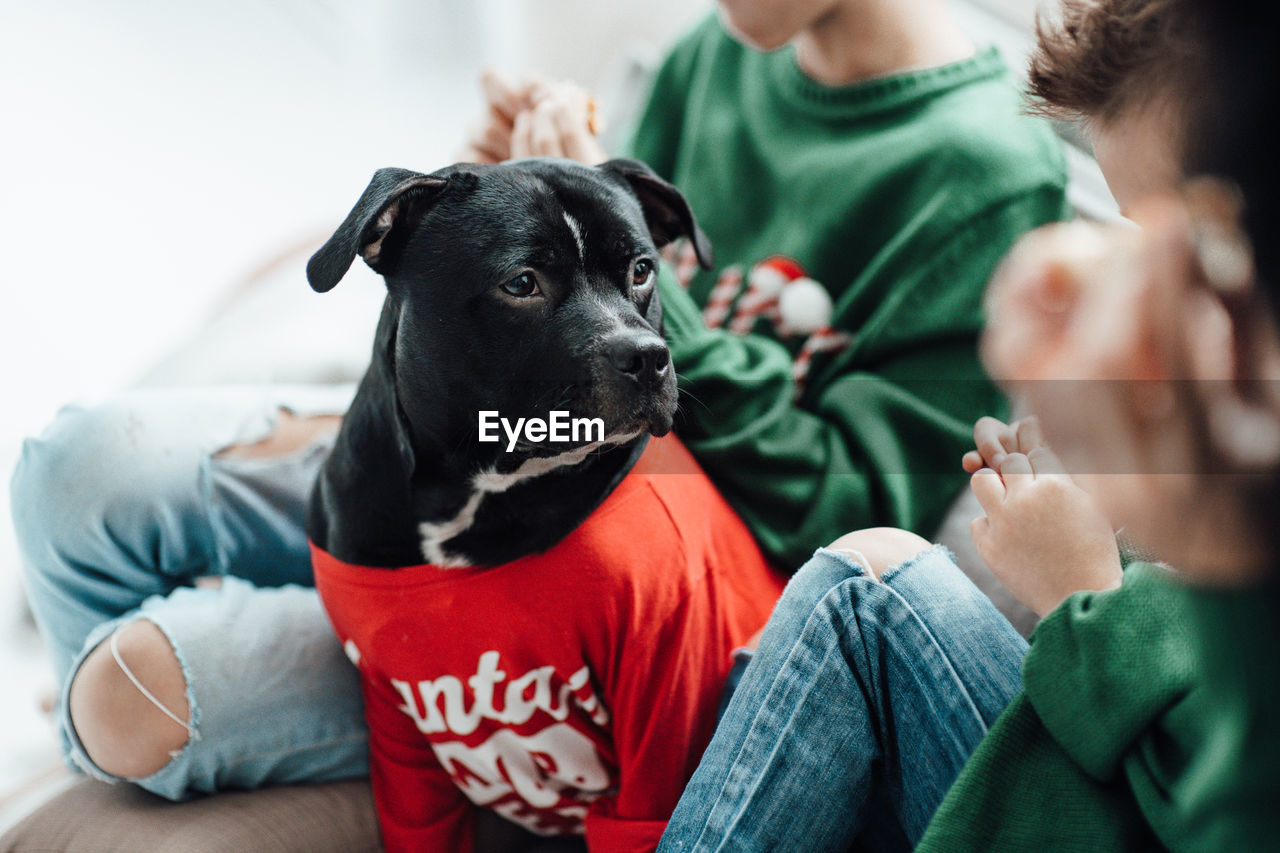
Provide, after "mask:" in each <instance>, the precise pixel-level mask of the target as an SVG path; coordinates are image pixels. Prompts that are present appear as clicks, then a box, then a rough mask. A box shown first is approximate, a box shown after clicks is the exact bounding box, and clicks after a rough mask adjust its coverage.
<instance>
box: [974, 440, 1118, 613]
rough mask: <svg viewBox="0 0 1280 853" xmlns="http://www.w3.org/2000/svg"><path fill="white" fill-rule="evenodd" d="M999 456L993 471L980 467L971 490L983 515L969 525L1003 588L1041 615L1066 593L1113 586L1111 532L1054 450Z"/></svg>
mask: <svg viewBox="0 0 1280 853" xmlns="http://www.w3.org/2000/svg"><path fill="white" fill-rule="evenodd" d="M996 423H999V422H998V421H996ZM1002 426H1003V425H1002ZM1006 429H1008V427H1006ZM975 432H976V430H975ZM1035 432H1036V433H1038V429H1036V430H1035ZM1012 435H1013V437H1014V438H1015V439H1016V436H1017V432H1016V431H1015V432H1014V433H1012ZM1009 437H1010V433H1005V434H1004V435H1003V438H1009ZM1027 437H1028V438H1036V440H1037V441H1038V438H1037V436H1036V435H1032V434H1031V433H1030V432H1028V434H1027ZM998 443H999V446H1000V447H1006V446H1007V445H1005V444H1004V442H1003V440H999V441H998ZM1002 452H1003V454H1004V455H1003V458H1001V459H1000V461H999V463H997V467H996V468H994V469H992V468H987V467H983V468H980V469H979V470H978V471H977V472H976V473H974V475H973V477H972V478H971V479H970V481H969V485H970V488H972V489H973V493H974V495H975V496H976V497H977V498H978V503H980V504H981V505H982V510H983V512H985V513H986V515H985V516H983V517H981V518H976V519H974V521H973V524H972V525H971V527H970V530H971V532H972V534H973V542H974V545H976V546H977V548H978V554H979V555H980V556H981V557H982V559H983V560H985V561H986V563H987V565H988V566H990V567H991V571H992V572H994V573H995V575H996V577H997V578H999V579H1000V582H1001V583H1002V584H1004V586H1005V588H1006V589H1008V590H1009V592H1010V593H1012V594H1013V596H1014V597H1015V598H1017V599H1018V600H1019V601H1021V602H1022V603H1023V604H1025V605H1026V606H1027V607H1030V608H1031V609H1032V610H1034V611H1035V612H1036V613H1037V614H1039V615H1040V616H1044V615H1045V614H1046V613H1048V612H1049V611H1051V610H1053V609H1054V608H1055V607H1057V606H1058V605H1059V604H1061V603H1062V601H1063V599H1065V598H1066V597H1067V596H1069V595H1071V594H1072V593H1075V592H1079V591H1080V590H1085V589H1092V590H1103V589H1113V588H1115V587H1118V586H1119V585H1120V577H1121V568H1120V551H1119V549H1118V548H1117V546H1116V536H1115V532H1114V531H1113V530H1112V529H1111V524H1110V523H1109V522H1108V521H1107V519H1106V517H1105V516H1104V515H1103V514H1102V512H1101V510H1099V509H1098V506H1097V504H1096V503H1095V502H1094V500H1093V498H1091V497H1090V496H1089V495H1088V493H1086V492H1085V491H1084V490H1083V489H1081V488H1080V487H1079V486H1077V485H1076V484H1075V483H1074V482H1072V480H1071V477H1070V476H1068V474H1067V472H1066V471H1065V470H1064V469H1063V467H1062V463H1061V462H1059V461H1058V457H1057V456H1056V455H1054V453H1053V451H1052V450H1050V449H1049V448H1048V447H1047V446H1045V445H1043V444H1038V446H1036V447H1034V448H1032V449H1030V450H1029V452H1026V453H1023V452H1018V451H1015V452H1009V451H1002ZM984 455H985V454H984ZM993 455H997V452H996V451H993Z"/></svg>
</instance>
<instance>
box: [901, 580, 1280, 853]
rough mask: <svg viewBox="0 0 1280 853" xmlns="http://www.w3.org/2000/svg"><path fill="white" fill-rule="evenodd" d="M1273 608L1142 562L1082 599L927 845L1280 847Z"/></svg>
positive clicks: (1051, 635)
mask: <svg viewBox="0 0 1280 853" xmlns="http://www.w3.org/2000/svg"><path fill="white" fill-rule="evenodd" d="M1277 613H1280V611H1277V610H1276V609H1275V607H1274V602H1273V601H1271V600H1269V599H1268V598H1267V596H1265V595H1260V594H1258V593H1256V592H1240V593H1208V592H1198V591H1192V590H1190V589H1188V588H1187V587H1185V586H1183V585H1182V584H1181V583H1179V582H1178V581H1176V580H1175V579H1174V578H1173V576H1172V575H1171V574H1170V573H1169V572H1168V571H1167V570H1165V569H1162V568H1158V567H1156V566H1153V565H1150V564H1146V563H1138V564H1135V565H1133V566H1132V567H1130V568H1129V570H1128V571H1127V572H1126V573H1125V578H1124V584H1123V586H1122V587H1121V588H1120V589H1118V590H1114V591H1112V592H1106V593H1081V594H1078V595H1075V596H1072V597H1071V598H1069V599H1068V600H1067V601H1066V602H1064V603H1063V605H1062V606H1061V607H1059V608H1058V609H1057V610H1055V611H1054V612H1053V613H1051V614H1050V615H1049V616H1048V617H1046V618H1045V619H1044V621H1043V622H1041V623H1040V625H1039V626H1038V627H1037V628H1036V632H1035V635H1034V636H1033V639H1032V645H1031V649H1030V651H1029V652H1028V653H1027V658H1026V661H1025V663H1024V664H1023V671H1022V674H1023V684H1024V692H1023V693H1022V694H1021V695H1019V696H1018V698H1017V699H1015V700H1014V702H1013V703H1012V704H1011V705H1010V706H1009V708H1008V709H1006V711H1005V712H1004V714H1002V715H1001V717H1000V718H999V719H998V720H997V721H996V724H995V725H994V726H992V728H991V731H990V732H988V734H987V736H986V737H985V738H984V739H983V741H982V743H981V744H980V745H979V747H978V749H977V750H976V751H975V752H974V754H973V756H972V758H970V760H969V762H968V763H967V764H966V765H965V768H964V770H963V771H962V772H961V774H960V777H959V779H957V780H956V783H955V785H953V786H952V788H951V790H950V791H949V792H948V794H947V796H946V798H945V799H944V800H943V802H942V805H941V806H940V807H939V809H938V812H937V813H936V814H935V815H934V819H933V821H932V823H931V824H930V825H929V828H928V830H927V832H926V833H925V836H924V838H923V839H922V841H921V843H920V845H919V847H918V848H917V849H919V850H923V851H945V853H962V852H963V851H1002V850H1028V851H1031V850H1034V851H1042V850H1064V851H1067V850H1069V851H1104V850H1135V849H1160V848H1168V849H1173V850H1191V851H1206V853H1207V851H1235V850H1241V851H1244V850H1249V851H1253V850H1276V849H1280V810H1278V808H1277V807H1278V806H1280V800H1277V797H1280V721H1277V718H1276V709H1277V707H1278V706H1277V704H1276V703H1277V700H1278V699H1280V695H1277V694H1278V693H1280V689H1278V688H1277V684H1278V679H1277V672H1276V661H1277V653H1278V652H1280V629H1278V628H1277V619H1276V616H1277Z"/></svg>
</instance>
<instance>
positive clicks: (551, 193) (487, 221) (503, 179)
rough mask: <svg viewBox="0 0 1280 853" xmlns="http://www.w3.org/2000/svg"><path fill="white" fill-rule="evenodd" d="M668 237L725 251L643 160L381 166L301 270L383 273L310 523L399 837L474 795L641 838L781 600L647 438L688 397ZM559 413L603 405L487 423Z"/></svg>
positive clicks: (754, 555) (619, 837)
mask: <svg viewBox="0 0 1280 853" xmlns="http://www.w3.org/2000/svg"><path fill="white" fill-rule="evenodd" d="M679 235H684V236H687V237H688V238H689V239H690V240H691V241H692V244H693V246H694V248H695V250H696V251H697V254H698V257H699V259H700V260H701V262H702V263H703V264H704V265H705V266H709V264H710V248H709V246H708V245H707V240H706V237H705V236H704V235H703V234H702V232H701V231H700V230H699V229H698V226H697V224H696V223H695V222H694V218H693V214H692V212H691V211H690V209H689V205H688V204H687V203H686V202H685V200H684V198H683V197H682V196H681V195H680V193H679V192H677V191H676V190H675V189H674V188H673V187H672V186H671V185H670V184H667V183H666V182H664V181H662V180H661V179H659V178H658V177H657V176H656V175H654V173H653V172H652V171H650V170H649V169H648V168H647V167H646V166H644V165H643V164H641V163H638V162H635V161H630V160H613V161H610V162H608V163H605V164H604V165H602V166H600V167H596V168H591V167H587V166H581V165H578V164H574V163H570V162H568V161H558V160H525V161H521V162H517V163H513V164H509V165H503V166H473V165H465V164H464V165H459V166H454V167H451V168H448V169H444V170H441V171H439V172H436V173H434V174H431V175H423V174H417V173H414V172H407V171H403V170H399V169H384V170H382V171H380V172H378V173H377V174H376V175H375V176H374V179H373V181H372V183H371V184H370V185H369V187H368V189H366V190H365V192H364V195H363V196H362V197H361V199H360V200H359V202H357V204H356V206H355V209H354V210H352V212H351V214H350V215H349V216H348V217H347V219H346V221H345V222H344V223H343V224H342V226H341V227H340V228H339V229H338V231H337V233H336V234H334V236H333V237H332V238H331V239H330V240H329V242H328V243H327V244H326V245H325V246H324V247H323V248H322V249H321V250H320V251H319V252H317V253H316V255H315V256H314V257H313V258H312V259H311V262H310V263H309V265H308V267H307V274H308V277H309V278H310V280H311V284H312V286H313V287H314V288H315V289H316V290H321V291H324V290H328V289H330V288H332V287H333V286H334V285H335V284H337V282H338V280H339V279H340V278H342V276H343V274H344V273H345V272H346V271H347V269H348V268H349V266H350V264H351V262H352V260H353V259H354V258H355V256H356V255H357V254H359V255H362V256H363V257H364V259H365V261H366V262H368V263H369V264H370V265H371V266H372V267H373V268H374V269H375V270H377V271H378V272H379V273H381V274H382V275H383V277H384V278H385V279H386V282H387V298H386V303H385V305H384V307H383V312H382V318H381V321H380V322H379V325H378V331H377V334H376V336H375V342H374V352H373V361H372V364H371V365H370V367H369V370H368V372H367V373H366V374H365V377H364V380H363V382H362V383H361V386H360V389H359V392H358V393H357V395H356V398H355V400H354V401H353V403H352V405H351V409H350V411H349V412H348V414H347V417H346V419H345V420H344V421H343V424H342V429H341V431H340V432H339V434H338V438H337V442H336V444H335V447H334V450H333V454H332V456H331V458H330V459H329V460H328V462H327V464H326V466H325V468H324V469H323V472H322V473H321V475H320V478H319V480H318V482H317V484H316V488H315V491H314V493H313V496H312V501H311V508H310V518H309V521H308V525H309V535H310V537H311V540H312V543H313V547H312V554H313V560H314V565H315V570H316V572H315V575H316V585H317V588H318V590H319V592H320V595H321V598H322V600H323V602H324V605H325V607H326V609H327V610H328V613H329V616H330V618H331V620H332V621H333V623H334V628H335V630H336V631H337V633H338V635H339V637H340V638H341V640H342V642H343V645H344V647H345V648H346V650H347V653H348V655H349V656H350V657H351V658H352V660H354V661H356V662H357V664H358V665H359V667H360V670H361V675H362V684H363V688H364V696H365V716H366V719H367V721H368V723H369V739H370V755H371V762H372V775H373V779H374V793H375V798H376V801H377V805H378V812H379V818H380V822H381V827H382V832H383V840H384V844H385V845H386V848H387V849H388V850H389V851H397V850H456V849H470V842H469V841H468V838H469V837H471V833H473V831H474V830H473V826H474V823H475V822H474V821H473V820H472V816H473V809H472V804H475V805H478V806H482V807H484V808H485V809H487V810H489V811H491V812H493V813H496V814H500V815H502V816H503V817H505V818H507V819H508V820H510V821H511V822H514V823H517V824H520V825H522V826H524V827H525V828H527V829H529V830H531V831H533V832H535V833H539V834H543V835H574V834H583V833H585V834H586V836H587V841H588V844H590V845H592V846H594V847H597V848H599V849H608V850H622V849H627V850H631V849H636V850H639V849H652V847H653V845H654V844H656V842H657V834H659V833H660V832H661V829H662V826H663V825H664V824H665V820H666V818H667V816H669V815H670V813H671V810H672V808H674V806H675V801H676V798H677V797H678V796H679V792H680V790H681V789H682V787H683V785H684V783H685V781H686V780H687V779H688V778H689V775H690V773H691V772H692V769H693V765H694V762H696V760H697V756H699V755H700V754H701V752H702V750H703V749H704V748H705V746H706V743H707V741H708V739H709V738H710V734H711V729H712V727H713V725H714V720H715V709H716V705H717V701H718V699H719V694H720V690H721V687H722V685H723V683H724V678H725V676H726V675H727V673H728V669H729V666H730V658H731V654H732V650H733V649H734V648H736V647H738V646H739V645H741V644H742V643H743V642H744V641H745V640H747V639H748V638H749V637H750V636H751V635H752V634H753V633H754V632H755V631H756V630H758V629H759V628H760V626H761V625H763V624H764V622H765V620H766V619H767V618H768V614H769V612H770V610H771V609H772V606H773V603H774V602H775V601H776V599H777V595H778V593H779V591H780V589H781V586H780V582H779V580H778V578H777V577H776V576H775V575H773V573H772V572H771V571H770V569H769V567H768V564H767V561H766V560H765V558H764V557H763V555H762V554H761V553H760V550H759V548H758V547H757V545H756V544H755V542H754V540H753V539H752V537H751V534H750V532H749V531H748V530H747V529H746V527H745V525H743V524H742V522H741V520H740V519H738V518H737V516H736V515H734V513H733V511H732V510H731V509H730V508H729V506H728V504H727V503H725V501H724V499H723V498H722V497H721V496H720V495H719V494H718V493H717V492H716V490H715V488H714V486H712V484H711V483H710V481H709V480H708V479H707V478H706V476H705V474H703V473H702V472H701V470H700V469H699V468H698V467H697V465H696V463H695V462H694V461H693V459H692V457H690V456H689V454H688V452H687V451H686V450H685V449H684V448H683V447H681V446H680V444H679V442H678V441H676V440H675V438H674V437H659V438H653V439H651V438H650V436H662V435H663V434H664V433H667V432H668V431H669V430H670V429H671V427H672V420H673V417H674V414H675V409H676V377H675V370H674V367H673V366H672V365H671V361H670V355H669V353H668V350H667V347H666V344H665V343H664V341H663V339H662V309H661V307H660V305H659V300H658V296H657V293H656V292H655V291H656V282H655V278H656V275H657V264H658V256H657V247H658V246H659V245H661V244H664V243H667V242H669V241H670V240H672V239H673V238H675V237H676V236H679ZM555 412H559V413H561V414H562V415H563V416H564V417H565V418H567V419H570V420H581V421H583V422H584V423H585V422H591V421H594V422H595V423H597V424H598V430H596V431H595V432H594V433H591V434H587V433H588V432H590V431H589V430H584V431H583V434H581V435H578V436H576V437H575V436H574V435H573V434H572V433H569V434H566V435H559V436H558V435H555V434H550V435H548V432H553V431H551V430H549V429H548V427H547V425H546V422H544V424H543V426H542V428H540V429H539V430H537V431H535V430H533V429H532V428H527V429H524V430H523V431H521V430H519V429H515V430H513V429H509V428H508V427H504V428H503V429H504V431H506V432H507V433H508V436H506V437H503V438H504V439H505V440H497V441H492V440H491V441H485V440H482V439H483V438H484V437H485V428H484V426H483V420H482V419H483V417H484V416H485V414H486V413H488V414H489V415H490V416H492V417H500V418H501V419H505V422H506V423H508V424H510V423H527V422H528V421H529V420H531V419H533V420H541V419H549V421H550V422H554V416H553V413H555ZM490 437H491V438H492V436H490ZM670 474H679V475H681V476H668V475H670Z"/></svg>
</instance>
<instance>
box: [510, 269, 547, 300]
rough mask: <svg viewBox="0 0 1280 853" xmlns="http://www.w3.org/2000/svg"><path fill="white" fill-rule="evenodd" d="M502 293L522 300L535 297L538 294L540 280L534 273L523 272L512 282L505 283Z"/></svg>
mask: <svg viewBox="0 0 1280 853" xmlns="http://www.w3.org/2000/svg"><path fill="white" fill-rule="evenodd" d="M502 292H503V293H506V294H509V295H511V296H516V297H520V298H525V297H528V296H534V295H536V294H537V292H538V280H537V279H536V278H534V277H533V273H531V272H522V273H520V275H518V276H516V277H515V278H513V279H511V281H507V282H503V284H502Z"/></svg>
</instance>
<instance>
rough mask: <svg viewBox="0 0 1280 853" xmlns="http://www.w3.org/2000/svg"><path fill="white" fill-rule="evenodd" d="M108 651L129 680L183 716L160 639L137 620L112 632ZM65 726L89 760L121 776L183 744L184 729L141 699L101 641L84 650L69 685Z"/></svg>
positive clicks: (180, 688) (137, 772)
mask: <svg viewBox="0 0 1280 853" xmlns="http://www.w3.org/2000/svg"><path fill="white" fill-rule="evenodd" d="M116 649H117V651H119V653H120V658H121V659H122V660H123V661H124V663H125V665H126V666H127V667H128V670H129V672H132V673H133V676H134V678H136V679H137V680H138V682H139V683H140V684H141V685H142V686H143V687H145V688H146V689H147V690H148V691H150V692H151V693H152V695H154V696H155V698H156V699H157V700H158V701H159V702H160V703H161V704H163V705H164V707H166V708H168V709H169V710H170V711H172V712H173V713H174V714H175V715H176V716H177V717H178V719H181V720H190V708H189V707H188V703H187V684H186V678H185V677H184V676H183V673H182V666H181V664H180V663H179V662H178V658H177V655H176V654H175V653H174V651H173V647H172V646H170V645H169V640H168V638H167V637H166V636H165V635H164V633H163V632H162V631H161V630H160V629H159V628H158V627H156V625H155V624H154V623H153V622H149V621H147V620H145V619H139V620H138V621H136V622H131V623H130V624H128V625H126V626H124V627H123V628H120V629H119V630H117V632H116ZM68 702H69V705H70V712H71V724H72V725H73V726H74V727H75V731H76V735H77V736H78V737H79V739H80V743H81V744H82V745H83V746H84V749H85V752H86V753H88V755H89V758H90V759H91V760H92V761H93V763H94V764H95V765H96V766H97V767H98V768H99V769H101V770H103V771H104V772H106V773H109V774H111V775H113V776H120V777H122V778H125V779H138V778H141V777H143V776H150V775H151V774H152V773H155V772H156V771H158V770H160V769H161V768H162V767H164V766H165V765H166V764H167V763H169V761H170V759H171V758H172V754H173V752H175V751H176V750H179V749H181V748H182V747H183V746H184V745H185V744H186V742H187V738H188V730H187V728H186V726H183V725H180V724H179V723H178V722H177V721H175V720H173V719H171V718H170V717H169V716H168V715H166V714H165V713H164V711H162V710H160V708H159V707H157V706H156V704H155V703H154V702H152V701H151V700H150V699H148V698H147V697H146V696H145V695H144V694H143V693H142V691H141V690H140V689H139V688H138V686H137V685H135V684H134V683H133V682H132V681H131V680H130V679H129V676H128V674H126V672H125V670H124V669H122V668H121V666H120V664H119V663H117V661H116V659H115V656H114V655H113V654H112V651H111V642H110V639H109V638H108V639H107V640H104V641H103V642H102V643H100V644H99V645H98V647H97V648H96V649H94V650H93V651H92V652H90V653H89V656H88V657H87V658H85V661H84V663H83V664H82V665H81V667H80V669H79V670H78V671H77V672H76V676H75V678H74V679H73V680H72V682H71V694H70V696H69V698H68Z"/></svg>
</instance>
